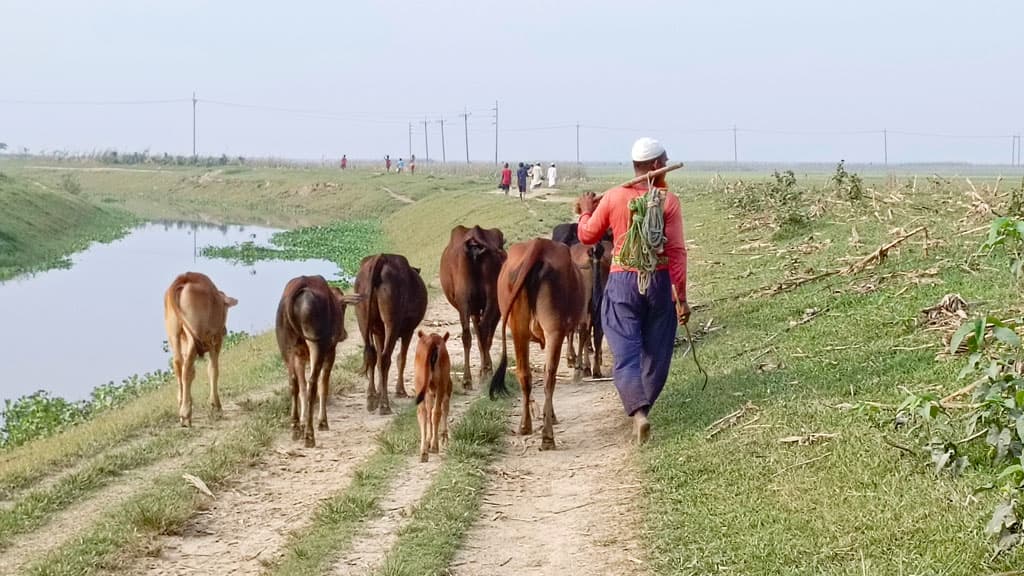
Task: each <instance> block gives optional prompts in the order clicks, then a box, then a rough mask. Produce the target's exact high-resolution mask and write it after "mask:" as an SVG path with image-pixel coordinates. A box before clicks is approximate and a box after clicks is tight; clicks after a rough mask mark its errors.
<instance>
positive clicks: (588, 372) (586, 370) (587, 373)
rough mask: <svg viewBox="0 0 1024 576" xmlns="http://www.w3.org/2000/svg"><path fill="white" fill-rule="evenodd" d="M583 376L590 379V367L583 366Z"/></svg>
mask: <svg viewBox="0 0 1024 576" xmlns="http://www.w3.org/2000/svg"><path fill="white" fill-rule="evenodd" d="M583 375H584V376H586V377H588V378H589V377H590V367H589V366H584V367H583Z"/></svg>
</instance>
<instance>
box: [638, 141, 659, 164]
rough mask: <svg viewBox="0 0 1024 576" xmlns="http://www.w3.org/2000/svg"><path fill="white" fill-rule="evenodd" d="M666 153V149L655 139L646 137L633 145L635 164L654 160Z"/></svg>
mask: <svg viewBox="0 0 1024 576" xmlns="http://www.w3.org/2000/svg"><path fill="white" fill-rule="evenodd" d="M664 153H665V147H664V146H662V145H661V142H658V141H657V140H655V139H654V138H647V137H646V136H645V137H643V138H640V139H639V140H637V141H636V142H634V143H633V162H646V161H648V160H654V159H655V158H658V157H659V156H661V155H662V154H664Z"/></svg>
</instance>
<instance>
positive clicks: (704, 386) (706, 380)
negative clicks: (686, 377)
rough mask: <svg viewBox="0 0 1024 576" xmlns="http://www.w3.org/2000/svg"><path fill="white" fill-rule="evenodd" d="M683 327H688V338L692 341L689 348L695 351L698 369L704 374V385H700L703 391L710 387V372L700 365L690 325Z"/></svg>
mask: <svg viewBox="0 0 1024 576" xmlns="http://www.w3.org/2000/svg"><path fill="white" fill-rule="evenodd" d="M683 328H685V329H686V339H687V340H689V341H690V348H689V350H692V351H693V363H694V364H696V365H697V371H698V372H700V373H701V375H702V376H704V385H703V386H701V387H700V391H701V392H703V391H704V389H705V388H707V387H708V373H707V370H704V367H703V366H701V365H700V360H698V359H697V342H696V341H695V340H694V339H693V334H691V333H690V325H689V324H683Z"/></svg>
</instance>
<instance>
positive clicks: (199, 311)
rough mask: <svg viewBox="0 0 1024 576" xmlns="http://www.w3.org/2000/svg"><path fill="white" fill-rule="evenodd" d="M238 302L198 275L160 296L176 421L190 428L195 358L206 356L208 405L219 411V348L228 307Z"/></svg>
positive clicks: (190, 274)
mask: <svg viewBox="0 0 1024 576" xmlns="http://www.w3.org/2000/svg"><path fill="white" fill-rule="evenodd" d="M235 304H238V300H235V299H234V298H231V297H230V296H228V295H226V294H224V293H223V292H221V291H220V290H217V287H216V286H214V284H213V281H212V280H210V278H209V277H208V276H206V275H205V274H200V273H199V272H186V273H184V274H181V275H180V276H178V277H177V278H175V279H174V282H171V285H170V287H169V288H167V292H165V293H164V327H165V328H166V329H167V343H168V344H169V345H170V348H171V355H172V361H171V364H172V366H173V368H174V378H175V379H176V380H177V381H178V422H179V423H180V424H181V425H182V426H191V425H192V380H193V379H194V378H195V377H196V357H197V356H198V357H202V356H203V355H204V354H206V353H207V352H209V353H210V362H209V364H208V365H207V374H208V375H209V378H210V406H212V407H213V409H214V410H216V411H218V412H220V410H221V406H220V394H219V393H218V391H217V380H218V378H219V376H220V348H221V345H223V343H224V336H225V335H226V334H227V320H228V308H231V307H232V306H234V305H235Z"/></svg>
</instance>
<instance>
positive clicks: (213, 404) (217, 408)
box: [210, 400, 223, 412]
mask: <svg viewBox="0 0 1024 576" xmlns="http://www.w3.org/2000/svg"><path fill="white" fill-rule="evenodd" d="M210 408H213V411H214V412H220V411H222V410H223V408H221V406H220V400H217V401H216V402H210Z"/></svg>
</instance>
